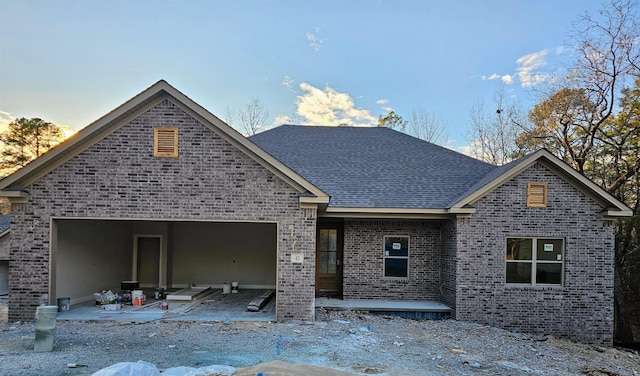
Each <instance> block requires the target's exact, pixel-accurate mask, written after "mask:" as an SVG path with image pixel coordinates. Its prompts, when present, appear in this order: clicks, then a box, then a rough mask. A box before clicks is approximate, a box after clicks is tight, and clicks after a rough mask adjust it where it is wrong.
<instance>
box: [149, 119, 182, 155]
mask: <svg viewBox="0 0 640 376" xmlns="http://www.w3.org/2000/svg"><path fill="white" fill-rule="evenodd" d="M169 133H173V134H172V136H173V145H171V146H169V145H160V141H159V139H160V134H165V135H167V136H165V137H167V139H166V140H165V139H163V141H167V140H169ZM162 147H166V148H169V149H171V150H167V151H165V150H161V148H162ZM153 156H154V157H170V158H175V157H177V156H178V128H176V127H156V128H153Z"/></svg>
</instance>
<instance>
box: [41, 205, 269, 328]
mask: <svg viewBox="0 0 640 376" xmlns="http://www.w3.org/2000/svg"><path fill="white" fill-rule="evenodd" d="M276 279H277V224H276V223H272V222H269V223H266V222H259V223H258V222H255V223H254V222H206V221H142V220H105V219H63V218H59V219H54V220H53V221H52V231H51V279H50V299H51V304H56V303H57V302H58V299H64V298H68V299H69V301H70V309H69V310H68V311H63V312H61V313H60V315H59V317H60V318H63V319H64V318H66V319H112V318H113V317H114V315H117V318H122V319H126V317H127V315H133V317H134V318H135V317H138V318H140V317H142V314H144V315H145V317H151V316H154V315H155V316H159V318H162V317H165V318H168V317H171V318H172V319H180V318H183V319H189V320H193V319H203V320H218V319H220V320H254V319H255V320H275V306H276V296H275V286H276ZM232 286H233V288H231V287H232ZM129 289H131V290H132V291H131V290H129ZM140 290H141V291H142V292H143V295H144V302H143V304H142V305H138V304H135V305H134V304H133V303H137V301H136V302H134V301H133V299H131V298H132V296H131V295H130V294H139V292H138V291H140ZM109 291H111V292H112V293H113V294H114V296H113V301H111V299H110V298H111V297H109V296H107V297H106V298H107V299H108V300H109V301H105V295H108V292H109ZM103 292H105V293H104V294H103ZM96 294H100V297H99V296H98V295H96ZM115 294H118V295H117V297H116V296H115ZM167 297H169V298H170V300H169V301H167ZM260 297H262V299H263V301H262V304H261V306H260V307H259V308H258V309H257V310H256V309H255V308H256V306H255V301H256V299H259V298H260ZM156 298H158V299H156ZM162 303H168V307H163V304H162ZM251 303H254V305H253V306H252V310H249V308H250V304H251ZM163 308H165V309H163ZM155 316H154V317H155Z"/></svg>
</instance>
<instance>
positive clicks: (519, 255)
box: [505, 238, 564, 286]
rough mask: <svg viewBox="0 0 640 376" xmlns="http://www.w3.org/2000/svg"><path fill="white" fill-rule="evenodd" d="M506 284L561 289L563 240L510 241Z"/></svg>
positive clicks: (519, 239) (528, 239) (508, 242)
mask: <svg viewBox="0 0 640 376" xmlns="http://www.w3.org/2000/svg"><path fill="white" fill-rule="evenodd" d="M506 251H507V252H506V264H507V265H506V266H507V267H506V276H505V282H506V283H507V284H514V285H528V286H539V285H545V286H546V285H553V286H562V284H563V280H564V240H563V239H559V238H507V250H506Z"/></svg>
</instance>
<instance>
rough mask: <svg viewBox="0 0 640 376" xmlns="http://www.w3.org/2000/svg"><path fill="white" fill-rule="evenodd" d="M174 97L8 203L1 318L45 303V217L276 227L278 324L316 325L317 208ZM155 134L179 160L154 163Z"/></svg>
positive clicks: (27, 314) (27, 315) (26, 314)
mask: <svg viewBox="0 0 640 376" xmlns="http://www.w3.org/2000/svg"><path fill="white" fill-rule="evenodd" d="M172 100H173V99H171V98H170V97H167V98H164V99H159V100H158V101H157V102H154V103H149V104H145V105H148V106H149V109H148V110H146V112H143V113H142V114H141V115H139V116H137V117H136V118H135V119H133V120H130V121H129V122H128V123H126V124H122V126H121V127H120V124H118V127H116V128H117V129H113V132H112V133H109V132H107V133H106V134H104V135H103V136H104V138H102V139H100V140H99V141H97V142H96V143H94V144H92V145H88V146H87V148H86V149H84V150H83V151H82V152H80V153H79V154H77V155H75V156H73V157H72V158H71V159H69V160H67V161H66V162H64V163H63V164H62V165H60V166H58V167H57V168H56V169H55V170H53V171H51V172H49V173H47V174H46V175H45V176H43V177H42V178H39V179H38V180H36V181H35V182H34V183H32V184H29V185H28V186H26V187H25V189H26V190H27V191H28V192H29V193H30V198H29V201H28V202H27V203H15V204H14V205H13V223H12V230H11V231H12V242H11V246H10V257H11V259H12V264H11V267H10V271H9V273H10V281H9V288H10V291H11V295H10V298H9V320H11V321H17V320H33V318H34V314H35V309H36V307H37V306H38V304H40V303H41V302H44V303H46V302H47V300H50V297H49V296H48V294H49V256H50V254H49V250H50V228H49V218H50V217H51V216H54V217H58V218H59V217H73V218H82V217H87V218H115V219H121V220H126V219H130V220H158V221H163V220H164V221H181V220H185V221H189V220H194V221H216V222H222V221H263V222H272V223H278V234H277V242H278V254H277V258H278V262H277V265H278V271H277V302H276V309H277V319H278V320H290V319H300V320H312V319H313V318H314V293H315V229H316V228H315V225H316V220H317V211H316V209H302V208H300V203H299V196H300V192H298V191H297V190H296V189H295V188H293V187H292V186H291V185H290V184H289V183H288V182H286V181H284V180H282V179H280V178H279V177H278V176H277V175H276V174H274V173H273V172H271V171H270V170H269V169H267V168H265V167H264V166H263V165H261V164H259V163H258V162H256V161H255V160H254V159H252V158H250V157H249V156H247V155H246V154H245V153H244V152H243V151H241V150H240V149H238V148H237V147H236V146H234V145H233V144H231V143H230V142H228V141H226V140H225V139H224V138H223V137H221V136H219V135H218V133H216V132H214V131H212V130H211V128H208V127H206V126H204V125H203V124H201V123H199V122H198V120H196V119H195V118H194V117H192V116H191V115H189V114H188V113H187V112H185V111H184V110H183V109H181V107H179V106H177V105H175V104H174V103H173V102H172ZM182 108H184V107H182ZM156 127H173V128H177V129H178V157H156V156H154V150H153V149H154V148H153V145H154V128H156ZM101 137H102V136H101ZM14 236H15V238H14ZM294 249H295V252H296V253H302V255H303V262H302V263H294V262H293V261H292V257H291V254H292V253H293V252H294ZM13 260H15V262H14V261H13ZM174 261H175V258H174ZM168 262H169V263H170V262H171V260H169V261H168Z"/></svg>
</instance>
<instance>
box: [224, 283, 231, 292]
mask: <svg viewBox="0 0 640 376" xmlns="http://www.w3.org/2000/svg"><path fill="white" fill-rule="evenodd" d="M230 292H231V284H230V283H229V282H225V283H223V284H222V293H223V294H228V293H230Z"/></svg>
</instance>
